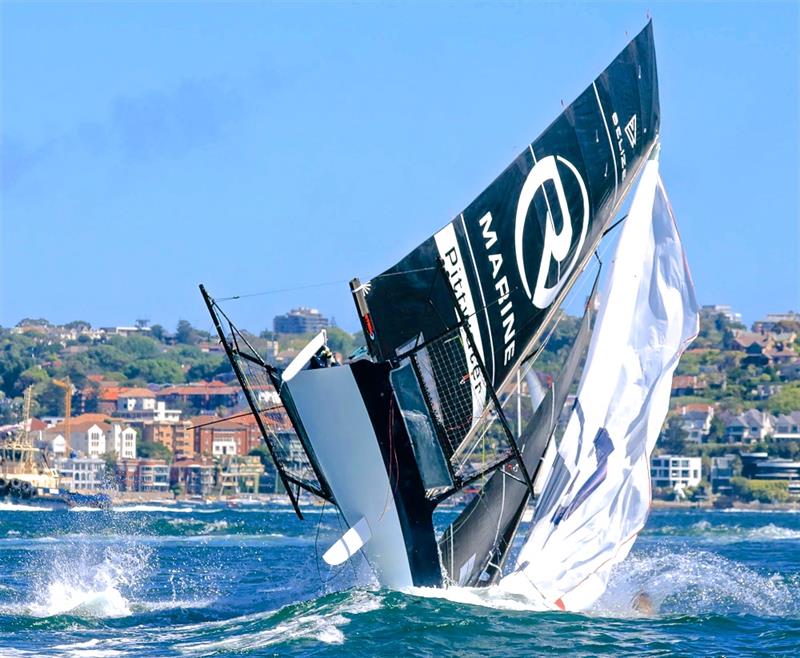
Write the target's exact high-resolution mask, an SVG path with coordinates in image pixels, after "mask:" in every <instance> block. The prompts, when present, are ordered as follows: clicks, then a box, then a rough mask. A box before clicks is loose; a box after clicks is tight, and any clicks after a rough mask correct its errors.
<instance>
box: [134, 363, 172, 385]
mask: <svg viewBox="0 0 800 658" xmlns="http://www.w3.org/2000/svg"><path fill="white" fill-rule="evenodd" d="M123 373H124V374H125V376H126V377H127V378H128V379H141V380H143V381H144V382H145V383H150V382H153V383H158V384H180V383H182V382H183V381H184V375H183V370H182V369H181V367H180V365H179V364H178V363H176V362H175V361H171V360H170V359H141V360H137V361H135V362H134V363H131V364H130V365H128V366H126V367H125V369H124V370H123Z"/></svg>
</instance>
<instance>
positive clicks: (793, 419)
mask: <svg viewBox="0 0 800 658" xmlns="http://www.w3.org/2000/svg"><path fill="white" fill-rule="evenodd" d="M772 438H773V440H775V441H791V440H794V441H798V440H800V411H792V412H791V413H788V414H779V415H778V416H776V417H775V420H774V429H773V433H772Z"/></svg>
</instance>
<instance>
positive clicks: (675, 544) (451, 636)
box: [0, 503, 800, 658]
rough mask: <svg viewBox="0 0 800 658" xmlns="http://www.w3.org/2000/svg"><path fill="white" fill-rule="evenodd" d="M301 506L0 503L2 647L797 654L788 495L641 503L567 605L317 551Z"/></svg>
mask: <svg viewBox="0 0 800 658" xmlns="http://www.w3.org/2000/svg"><path fill="white" fill-rule="evenodd" d="M306 511H307V518H306V520H305V521H302V522H301V521H299V520H297V519H296V518H295V517H294V514H293V513H292V512H291V510H290V508H288V507H284V506H280V505H272V506H261V505H242V506H239V507H234V508H229V507H225V506H221V505H196V506H193V505H188V504H180V505H174V506H167V505H158V504H148V505H135V506H130V507H120V508H115V509H114V510H111V511H92V510H70V511H67V510H51V511H34V510H31V509H25V508H24V507H22V506H16V505H9V504H4V503H0V657H2V658H7V657H8V658H10V657H17V656H26V657H27V656H70V657H85V658H90V657H94V658H97V657H104V656H109V657H110V656H147V657H160V656H237V655H252V656H272V655H275V656H290V655H297V656H437V657H440V656H510V655H523V656H532V655H551V654H562V655H568V656H570V657H577V656H598V655H613V656H620V655H633V656H651V655H652V656H671V655H676V656H739V655H764V656H774V655H787V656H795V655H800V513H791V512H760V513H756V512H738V511H693V510H677V511H675V510H669V511H660V510H659V511H654V512H653V513H652V514H651V516H650V520H649V522H648V525H647V528H646V529H645V531H644V532H643V533H642V535H641V536H640V537H639V539H638V540H637V543H636V545H635V547H634V549H633V551H632V553H631V555H630V556H629V558H628V559H627V560H626V561H625V562H624V563H623V564H622V565H620V566H619V567H618V568H617V569H616V571H615V573H614V575H613V577H612V580H611V583H610V586H609V589H608V591H607V593H606V594H605V595H604V596H603V598H602V600H601V601H600V602H598V604H597V605H596V606H595V609H593V610H591V611H590V612H589V613H587V614H568V613H541V612H532V611H528V610H524V609H521V610H520V609H510V608H513V607H514V606H513V605H511V604H510V603H513V602H509V605H505V604H504V602H502V601H500V602H496V603H495V604H494V605H493V606H487V605H474V604H473V603H470V602H469V601H472V598H471V597H470V593H469V592H464V591H460V590H450V591H447V592H439V591H430V590H428V591H426V590H417V591H413V592H407V593H400V592H390V591H382V590H379V589H377V588H376V587H375V586H374V585H373V584H371V579H370V576H369V572H368V569H367V568H366V565H364V564H363V563H359V562H355V563H346V564H345V565H342V566H341V567H339V568H337V569H334V570H330V569H329V568H328V567H327V565H325V564H324V562H322V560H321V557H319V556H321V554H322V552H324V550H325V549H326V548H327V547H328V545H329V544H330V543H331V542H332V541H334V540H335V539H336V538H337V537H338V536H339V534H340V533H341V531H342V529H341V528H342V526H341V523H340V519H339V517H338V515H337V513H336V512H335V511H334V510H332V509H331V508H330V507H326V508H321V507H309V508H308V509H307V510H306ZM454 513H455V512H453V511H449V512H447V511H446V512H443V513H441V514H439V515H438V517H437V522H438V523H439V524H440V525H443V524H445V523H447V522H448V521H449V520H450V519H451V518H452V516H453V514H454ZM641 591H646V592H648V594H649V596H650V598H651V600H652V602H653V606H654V611H653V614H651V615H648V616H644V615H642V614H640V613H638V612H636V611H635V610H634V609H633V606H632V600H633V598H634V597H635V596H636V595H637V594H638V593H639V592H641ZM465 601H467V602H465Z"/></svg>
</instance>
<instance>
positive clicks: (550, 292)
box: [514, 155, 590, 308]
mask: <svg viewBox="0 0 800 658" xmlns="http://www.w3.org/2000/svg"><path fill="white" fill-rule="evenodd" d="M559 165H561V167H559ZM560 170H564V171H565V173H566V172H568V176H566V178H567V181H568V182H569V184H570V185H571V186H572V189H573V190H574V187H575V186H577V188H578V190H577V191H578V192H579V193H580V197H581V201H582V204H583V213H582V217H581V219H580V228H579V229H578V230H577V231H576V230H575V227H574V226H573V218H572V216H571V215H570V210H569V203H568V201H567V192H566V190H565V186H564V182H565V181H564V180H563V179H562V177H561V171H560ZM548 182H549V183H551V184H552V186H553V187H554V188H555V191H556V199H557V201H558V206H557V208H558V210H559V212H560V215H561V219H562V221H561V229H560V230H558V229H556V224H555V221H554V220H553V213H552V208H551V206H550V202H549V200H548V198H547V197H546V196H545V201H546V202H547V219H546V222H545V233H544V243H543V245H542V258H541V261H540V262H539V272H538V274H537V276H536V283H535V285H534V287H533V290H531V286H530V283H529V281H528V274H527V268H526V264H525V241H524V240H523V237H524V234H525V220H526V219H527V217H528V210H529V209H530V207H531V204H532V203H533V200H534V197H535V196H536V194H537V192H539V191H540V190H541V192H542V194H545V189H544V186H545V183H548ZM589 213H590V207H589V193H588V191H587V190H586V183H584V181H583V178H581V175H580V173H579V172H578V170H577V169H576V168H575V165H573V164H572V163H571V162H570V161H569V160H566V159H565V158H562V157H561V156H560V155H549V156H547V157H546V158H542V159H541V160H539V161H538V162H537V163H536V164H535V165H534V167H533V169H531V171H530V173H529V174H528V177H527V178H526V179H525V183H524V184H523V186H522V190H521V191H520V194H519V201H518V203H517V215H516V223H515V226H514V246H515V248H516V254H517V269H518V270H519V276H520V280H521V281H522V287H523V288H524V289H525V293H526V294H527V295H528V297H530V299H531V301H532V302H533V304H534V306H537V307H538V308H547V307H548V306H550V304H552V303H553V300H554V299H555V298H556V296H557V295H558V293H559V292H560V291H561V289H562V288H563V287H564V284H565V283H566V282H567V279H568V278H569V275H570V274H571V273H572V270H573V269H574V267H575V265H576V264H577V263H578V259H579V258H580V255H581V251H582V250H583V243H584V241H585V240H586V231H587V229H588V227H589ZM576 236H577V241H576ZM573 247H574V249H573ZM570 253H572V258H571V259H570V260H569V261H568V262H565V261H566V260H567V258H568V257H569V255H570ZM554 262H555V267H556V271H557V273H558V280H557V281H556V282H555V283H553V284H552V285H549V284H548V279H549V278H550V272H551V269H552V267H553V263H554Z"/></svg>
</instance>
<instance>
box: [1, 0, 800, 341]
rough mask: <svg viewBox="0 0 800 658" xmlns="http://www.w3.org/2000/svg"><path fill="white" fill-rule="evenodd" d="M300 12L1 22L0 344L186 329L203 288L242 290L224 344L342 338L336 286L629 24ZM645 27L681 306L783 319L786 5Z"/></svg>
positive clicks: (533, 8)
mask: <svg viewBox="0 0 800 658" xmlns="http://www.w3.org/2000/svg"><path fill="white" fill-rule="evenodd" d="M304 9H305V10H304ZM311 9H312V8H311V6H310V5H304V6H303V7H300V8H292V7H288V6H271V5H257V4H249V3H244V4H241V5H236V6H235V7H234V8H233V9H230V8H227V9H223V8H222V7H221V6H219V5H214V4H198V5H196V8H195V10H194V11H193V12H191V15H187V13H186V12H185V11H183V10H182V9H181V8H179V7H176V6H173V5H168V4H147V5H143V6H142V5H138V6H137V5H123V4H114V5H96V4H72V5H69V6H66V5H65V4H54V5H48V4H44V3H36V4H33V5H24V4H17V3H5V4H4V5H3V8H2V36H3V39H2V42H3V44H2V55H3V76H2V91H3V94H2V97H3V101H2V103H3V104H2V120H1V121H0V133H1V134H2V144H3V146H2V156H3V168H2V174H3V178H2V189H3V193H2V263H0V268H1V269H0V276H1V277H2V280H1V281H0V324H1V325H3V326H12V325H14V324H16V322H18V321H19V320H20V319H21V318H23V317H26V316H29V317H30V316H33V317H46V318H47V319H49V320H50V321H52V322H55V323H63V322H68V321H70V320H75V319H84V320H87V321H89V322H91V323H92V324H93V325H95V326H98V325H100V326H102V325H112V324H120V325H122V324H130V323H132V322H133V321H134V319H136V318H142V317H146V318H150V319H151V320H152V321H153V322H154V323H160V324H163V325H164V326H167V327H173V326H175V324H176V323H177V321H178V320H179V319H187V320H189V321H190V322H191V323H192V324H194V325H195V326H198V327H202V328H210V322H209V320H208V318H207V315H206V312H205V308H204V305H203V303H202V299H201V298H200V295H199V293H198V291H197V284H198V283H201V282H202V283H205V284H206V285H207V287H208V289H209V291H210V292H211V294H212V295H215V296H218V297H225V296H231V295H242V299H241V300H237V301H231V302H228V303H227V304H228V305H226V309H227V310H229V311H230V313H231V315H232V317H233V318H234V320H236V321H237V322H238V323H239V324H240V325H241V326H243V327H247V328H250V329H258V330H260V329H264V328H268V327H269V326H270V324H271V322H272V318H273V317H274V316H275V315H277V314H279V313H283V312H285V311H286V310H288V309H290V308H293V307H296V306H298V305H303V306H310V307H315V308H319V309H320V310H321V311H322V312H323V313H324V314H325V315H327V316H328V317H331V318H335V319H336V322H337V324H338V325H339V326H341V327H343V328H345V329H346V330H348V331H355V330H357V329H358V320H357V316H356V313H355V312H354V306H353V303H352V300H351V298H350V293H349V289H348V286H347V283H346V282H347V281H348V280H349V279H350V278H351V277H353V276H359V277H360V278H361V279H362V280H367V279H368V278H369V277H370V276H374V275H375V274H378V273H379V272H381V271H383V270H384V269H386V268H387V267H389V266H391V265H392V264H393V263H395V262H396V261H397V260H398V259H399V258H400V257H402V256H403V255H404V254H405V253H407V252H408V251H409V250H410V249H412V248H413V247H414V246H416V245H417V244H418V243H419V242H421V241H422V240H424V239H425V238H427V237H428V236H429V235H431V234H432V233H433V232H434V231H435V230H437V229H438V228H440V227H441V226H443V225H444V224H445V223H446V222H448V221H449V220H450V219H451V218H452V217H453V216H455V215H456V214H457V213H458V212H460V211H461V210H462V209H463V208H464V207H465V206H466V205H467V204H468V203H469V202H470V201H471V200H472V199H473V198H475V196H477V194H478V193H480V191H481V190H483V189H484V188H485V187H486V185H488V184H489V183H490V182H491V180H492V179H493V178H494V177H495V176H496V175H497V174H498V173H499V172H500V171H501V170H502V169H503V168H504V167H505V166H506V165H507V164H508V163H509V162H510V161H511V160H512V159H513V157H515V155H516V154H517V153H519V152H520V151H521V150H522V149H523V148H524V147H525V146H526V145H527V144H528V143H529V142H530V141H531V140H533V139H534V138H535V137H536V136H537V135H538V134H540V133H541V132H542V130H544V128H545V127H546V126H547V125H548V124H549V123H550V122H551V121H552V120H553V119H554V118H555V117H556V116H557V115H558V113H559V112H560V111H561V102H562V101H563V102H564V103H568V102H570V101H571V100H572V99H573V98H574V97H575V96H577V94H578V93H580V91H581V90H582V89H583V88H585V87H586V85H587V84H588V83H589V82H590V81H591V79H592V78H593V77H594V76H595V75H597V73H598V72H599V71H600V70H601V69H602V68H603V67H605V66H606V64H607V63H608V62H609V61H610V60H611V59H612V58H613V57H614V55H615V54H616V53H617V52H618V51H619V50H620V49H621V48H622V47H623V46H624V45H625V43H626V42H627V40H628V39H629V38H630V37H631V36H633V34H635V33H636V32H637V31H638V30H639V29H641V27H642V26H643V25H644V24H645V22H646V20H647V16H646V15H645V10H644V8H643V7H642V6H640V5H635V4H626V3H612V4H601V3H592V4H566V5H530V6H524V5H520V6H517V5H501V6H481V5H469V6H467V7H463V8H462V7H459V8H458V9H456V8H455V7H454V6H445V5H437V6H434V7H430V8H423V7H422V6H419V5H410V6H350V5H337V6H326V5H319V6H314V7H313V11H312V10H311ZM651 9H652V15H653V19H654V30H655V40H656V50H657V56H658V66H659V80H660V89H661V104H662V118H663V124H662V136H663V144H664V147H663V154H662V170H663V174H664V178H665V181H666V185H667V188H668V190H669V192H670V195H671V197H672V201H673V205H674V208H675V213H676V216H677V219H678V223H679V226H680V229H681V232H682V236H683V239H684V242H685V247H686V251H687V254H688V258H689V263H690V267H691V269H692V272H693V275H694V279H695V285H696V288H697V295H698V299H699V301H700V302H701V303H703V304H729V305H731V306H732V307H733V308H734V309H735V310H737V311H739V312H741V313H742V315H743V318H744V321H745V323H746V324H748V325H749V324H751V323H752V322H753V321H754V320H756V319H758V318H759V317H762V316H764V315H766V313H768V312H783V311H789V310H800V301H799V299H800V293H799V291H798V287H799V286H800V283H799V282H800V272H798V260H800V259H798V254H797V250H798V221H797V218H798V201H797V192H796V190H797V178H798V155H797V146H796V145H797V143H798V125H797V110H798V75H797V71H798V64H797V61H798V57H797V54H798V37H797V30H796V26H797V20H798V8H797V5H796V4H793V3H768V4H764V3H758V4H756V3H754V4H735V5H717V4H702V5H699V6H696V5H671V4H664V3H654V4H653V5H652V7H651ZM689 19H691V20H689ZM489 35H490V36H489ZM495 35H497V36H495ZM499 35H502V38H500V36H499ZM565 36H570V38H569V40H568V41H569V42H570V43H572V42H579V43H580V44H581V47H580V48H572V47H570V48H565V47H564V37H565ZM366 52H369V53H370V57H369V58H365V57H363V53H366ZM98 53H102V54H103V56H102V57H99V56H98ZM553 53H557V54H558V56H553ZM45 192H46V193H45ZM606 253H610V252H608V251H607V252H606ZM331 282H335V283H331ZM318 283H323V284H325V285H322V286H316V284H318ZM270 290H279V291H281V292H278V293H275V294H271V295H264V296H255V297H247V298H245V297H244V296H245V295H248V294H252V293H259V292H262V291H270Z"/></svg>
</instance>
